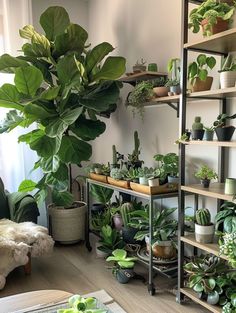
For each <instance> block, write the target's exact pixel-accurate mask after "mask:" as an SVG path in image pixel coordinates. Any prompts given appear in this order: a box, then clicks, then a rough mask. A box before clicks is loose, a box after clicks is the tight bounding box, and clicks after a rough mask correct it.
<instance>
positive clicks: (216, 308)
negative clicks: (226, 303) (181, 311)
mask: <svg viewBox="0 0 236 313" xmlns="http://www.w3.org/2000/svg"><path fill="white" fill-rule="evenodd" d="M180 291H181V292H182V293H183V294H184V295H186V296H187V297H189V298H190V299H192V300H193V301H194V302H196V303H199V304H201V305H202V306H204V307H205V308H206V309H208V310H209V311H211V312H213V313H221V312H222V308H221V307H219V306H216V305H211V304H209V303H207V302H206V301H203V300H201V299H199V298H198V296H197V294H196V292H194V291H193V290H192V289H189V288H180Z"/></svg>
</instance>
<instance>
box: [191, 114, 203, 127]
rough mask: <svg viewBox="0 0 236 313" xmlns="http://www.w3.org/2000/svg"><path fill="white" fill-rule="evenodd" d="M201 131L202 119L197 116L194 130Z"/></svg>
mask: <svg viewBox="0 0 236 313" xmlns="http://www.w3.org/2000/svg"><path fill="white" fill-rule="evenodd" d="M199 129H203V124H202V123H201V117H200V116H196V117H195V118H194V123H193V125H192V130H199Z"/></svg>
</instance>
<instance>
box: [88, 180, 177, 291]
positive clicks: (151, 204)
mask: <svg viewBox="0 0 236 313" xmlns="http://www.w3.org/2000/svg"><path fill="white" fill-rule="evenodd" d="M91 184H94V185H98V186H102V187H106V188H109V189H112V190H114V191H117V192H119V193H121V192H122V193H125V194H128V195H131V196H132V197H137V198H141V199H145V200H148V201H149V238H150V242H152V239H153V207H154V200H157V199H165V198H174V197H178V192H170V193H165V194H157V195H147V194H144V193H140V192H136V191H133V190H131V189H125V188H120V187H116V186H113V185H110V184H106V183H101V182H99V181H96V180H93V179H89V178H88V179H87V180H86V185H87V206H88V211H87V223H86V236H85V241H86V247H87V249H88V250H89V251H91V250H92V247H91V245H90V239H89V234H90V232H91V230H90V216H91V212H90V195H89V190H90V185H91ZM140 262H141V263H142V264H145V265H147V266H148V269H149V272H148V292H149V293H150V295H154V294H155V286H154V283H153V277H154V274H153V272H154V270H155V271H157V272H159V273H161V274H163V275H165V276H167V277H172V273H174V272H176V271H177V266H176V265H173V267H171V268H170V269H169V270H164V271H163V270H162V269H159V268H158V266H154V264H153V253H152V249H150V253H149V262H146V261H144V260H140Z"/></svg>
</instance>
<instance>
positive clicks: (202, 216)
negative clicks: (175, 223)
mask: <svg viewBox="0 0 236 313" xmlns="http://www.w3.org/2000/svg"><path fill="white" fill-rule="evenodd" d="M195 219H196V223H197V224H198V225H202V226H209V225H211V213H210V211H209V210H208V209H199V210H197V212H196V216H195Z"/></svg>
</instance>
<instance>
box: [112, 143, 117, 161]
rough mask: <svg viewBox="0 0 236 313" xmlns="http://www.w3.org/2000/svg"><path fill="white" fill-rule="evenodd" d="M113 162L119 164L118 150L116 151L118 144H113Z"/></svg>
mask: <svg viewBox="0 0 236 313" xmlns="http://www.w3.org/2000/svg"><path fill="white" fill-rule="evenodd" d="M112 164H117V152H116V146H115V145H113V146H112Z"/></svg>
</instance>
